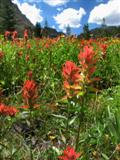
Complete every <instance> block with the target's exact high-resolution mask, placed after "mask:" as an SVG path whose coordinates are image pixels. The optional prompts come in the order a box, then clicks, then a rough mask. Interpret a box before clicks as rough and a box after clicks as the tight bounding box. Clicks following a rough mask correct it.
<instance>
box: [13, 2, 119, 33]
mask: <svg viewBox="0 0 120 160" xmlns="http://www.w3.org/2000/svg"><path fill="white" fill-rule="evenodd" d="M12 1H13V3H15V4H17V6H18V8H19V9H20V10H21V12H22V13H23V14H24V15H26V17H27V18H28V19H29V20H30V21H31V22H32V23H33V24H35V23H36V22H40V23H41V25H42V26H44V23H45V20H47V21H48V26H49V27H52V28H56V30H57V31H62V32H66V27H67V26H68V25H69V26H70V27H71V32H72V34H77V35H78V34H80V33H81V32H82V30H83V26H84V24H87V23H88V24H89V27H90V29H92V28H96V27H99V26H101V24H102V20H103V18H105V22H106V25H108V26H113V25H117V26H118V25H120V0H12Z"/></svg>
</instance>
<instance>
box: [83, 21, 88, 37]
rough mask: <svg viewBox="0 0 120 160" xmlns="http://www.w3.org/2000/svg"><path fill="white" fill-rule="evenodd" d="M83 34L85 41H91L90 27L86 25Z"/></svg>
mask: <svg viewBox="0 0 120 160" xmlns="http://www.w3.org/2000/svg"><path fill="white" fill-rule="evenodd" d="M83 34H84V38H85V39H87V40H88V39H90V30H89V25H88V24H85V25H84V27H83Z"/></svg>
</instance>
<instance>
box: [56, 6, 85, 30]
mask: <svg viewBox="0 0 120 160" xmlns="http://www.w3.org/2000/svg"><path fill="white" fill-rule="evenodd" d="M85 14H86V12H85V10H84V9H83V8H80V9H79V10H76V9H74V8H67V9H64V10H63V11H62V12H61V13H58V14H57V15H56V16H54V17H53V18H54V20H55V21H56V23H57V24H58V25H59V29H60V30H63V31H64V30H65V28H66V27H67V26H68V25H69V26H70V27H71V28H79V27H80V26H81V24H80V21H81V19H82V17H83V16H84V15H85Z"/></svg>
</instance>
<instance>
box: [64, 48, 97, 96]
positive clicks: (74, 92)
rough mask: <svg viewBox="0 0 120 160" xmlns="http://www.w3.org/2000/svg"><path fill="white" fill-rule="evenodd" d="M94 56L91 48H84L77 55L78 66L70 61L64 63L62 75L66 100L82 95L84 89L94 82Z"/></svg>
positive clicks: (94, 53) (95, 59)
mask: <svg viewBox="0 0 120 160" xmlns="http://www.w3.org/2000/svg"><path fill="white" fill-rule="evenodd" d="M96 56H97V54H96V52H95V51H94V50H93V48H92V47H88V46H85V47H84V49H83V52H80V53H79V55H78V60H79V64H80V65H79V66H77V65H76V64H75V63H74V62H72V61H66V63H65V65H64V66H63V70H62V75H63V78H64V89H65V91H66V94H67V97H68V98H71V97H74V96H79V95H81V93H82V94H84V93H85V92H86V91H85V87H86V86H87V85H88V84H89V83H91V82H92V81H94V79H93V78H92V76H93V74H94V72H95V71H96V62H97V58H96Z"/></svg>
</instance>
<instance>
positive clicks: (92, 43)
mask: <svg viewBox="0 0 120 160" xmlns="http://www.w3.org/2000/svg"><path fill="white" fill-rule="evenodd" d="M57 159H61V160H76V159H78V160H120V39H116V38H111V39H110V38H109V39H107V38H103V39H90V40H78V39H77V38H75V37H62V36H61V37H57V38H54V39H49V38H42V39H28V38H25V37H24V38H23V39H17V38H14V39H13V40H11V41H10V40H8V39H7V38H6V39H4V38H3V37H2V36H1V37H0V160H57Z"/></svg>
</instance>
